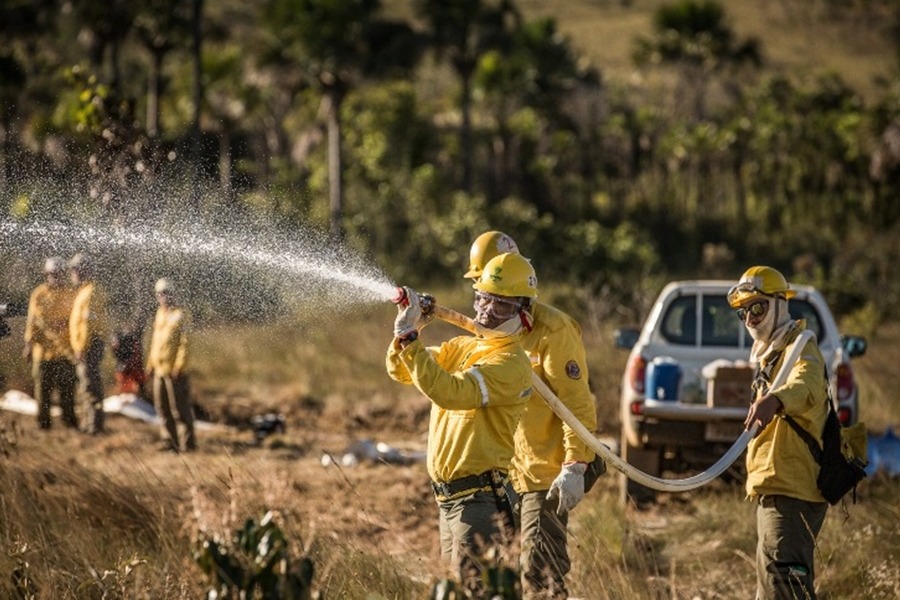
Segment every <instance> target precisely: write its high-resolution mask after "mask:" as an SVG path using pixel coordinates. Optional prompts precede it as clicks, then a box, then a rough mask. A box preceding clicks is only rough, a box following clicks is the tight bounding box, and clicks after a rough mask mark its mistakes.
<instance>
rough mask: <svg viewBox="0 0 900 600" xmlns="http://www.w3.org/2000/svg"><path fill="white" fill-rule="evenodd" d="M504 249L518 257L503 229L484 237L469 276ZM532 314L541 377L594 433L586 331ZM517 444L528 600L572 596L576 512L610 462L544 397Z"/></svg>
mask: <svg viewBox="0 0 900 600" xmlns="http://www.w3.org/2000/svg"><path fill="white" fill-rule="evenodd" d="M502 252H513V253H518V252H519V250H518V246H517V245H516V243H515V241H513V239H512V238H511V237H510V236H508V235H506V234H505V233H503V232H500V231H488V232H485V233H483V234H481V235H480V236H478V238H476V239H475V241H474V243H473V244H472V247H471V250H470V252H469V270H468V272H466V274H465V277H466V278H478V277H481V276H482V274H483V272H484V269H485V268H486V267H485V265H486V264H490V263H489V261H490V260H491V259H493V257H495V256H497V255H498V254H500V253H502ZM525 315H526V317H527V320H528V326H527V327H526V331H525V333H524V335H523V338H522V346H523V347H524V348H525V351H526V352H527V354H528V356H529V358H530V359H531V366H532V368H533V369H534V372H535V374H536V375H537V376H538V377H540V378H541V379H542V380H543V381H544V383H546V384H547V386H548V387H549V388H550V390H551V391H553V393H554V394H556V396H557V397H558V398H559V399H560V400H561V401H562V403H563V404H565V405H566V407H568V408H569V410H571V412H572V413H573V415H575V417H576V418H577V419H578V420H579V421H580V422H581V423H582V424H583V425H584V426H585V427H586V428H587V429H588V430H589V431H593V430H594V429H596V426H597V411H596V406H595V404H594V397H593V394H592V393H591V391H590V388H589V386H588V373H587V366H586V359H585V350H584V344H583V342H582V339H581V328H580V327H579V326H578V323H577V322H576V321H575V320H574V319H573V318H571V317H570V316H569V315H567V314H565V313H564V312H562V311H560V310H558V309H556V308H554V307H552V306H549V305H547V304H544V303H540V302H530V303H529V304H528V305H527V306H526V312H525ZM515 441H516V452H515V456H514V458H513V463H512V469H511V471H510V479H511V480H512V482H513V485H514V487H515V490H516V492H517V493H518V495H519V509H518V513H519V517H520V522H521V544H522V550H521V563H522V564H521V570H522V591H523V598H525V599H526V600H528V599H537V598H542V599H544V598H547V599H549V598H566V597H567V596H568V592H567V590H566V582H565V576H566V574H567V573H568V572H569V569H570V567H571V563H570V559H569V554H568V549H567V526H568V520H569V511H571V510H572V508H574V507H575V505H576V504H578V503H579V502H580V501H581V499H582V498H583V497H584V493H585V491H586V489H590V487H591V485H593V482H594V481H596V477H597V476H599V475H600V474H602V472H603V471H605V464H604V463H603V461H602V460H600V459H596V460H595V455H594V452H593V451H591V450H590V449H589V448H588V447H587V445H586V444H585V443H584V442H583V441H582V440H581V439H580V438H579V437H578V436H577V435H576V434H575V432H573V431H572V429H571V428H570V427H569V426H568V425H566V424H565V423H563V422H562V420H561V419H560V418H559V417H558V416H557V415H556V414H555V413H554V412H553V410H552V409H551V408H550V406H549V405H548V404H547V403H546V402H544V401H543V400H542V399H541V398H540V397H539V396H537V395H532V397H531V400H530V401H529V402H528V404H527V405H526V407H525V411H524V412H523V413H522V420H521V421H520V423H519V427H518V429H517V430H516V436H515ZM586 476H587V482H588V483H587V485H585V480H586V479H585V477H586Z"/></svg>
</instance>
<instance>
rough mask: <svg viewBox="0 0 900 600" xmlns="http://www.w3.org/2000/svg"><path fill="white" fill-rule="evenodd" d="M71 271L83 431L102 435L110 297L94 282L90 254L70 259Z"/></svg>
mask: <svg viewBox="0 0 900 600" xmlns="http://www.w3.org/2000/svg"><path fill="white" fill-rule="evenodd" d="M69 271H70V275H71V277H72V283H73V284H74V285H75V289H76V295H75V302H74V304H73V305H72V315H71V317H70V318H69V337H70V339H71V341H72V352H73V354H74V358H75V368H76V371H77V373H78V393H79V395H80V396H81V401H82V403H83V407H84V413H83V414H84V416H85V423H84V428H85V431H87V432H88V433H90V434H93V435H98V434H101V433H103V427H104V414H103V379H102V377H101V375H100V363H101V361H102V360H103V351H104V348H105V345H106V338H107V337H108V336H109V319H108V316H107V296H106V292H105V291H104V290H103V288H102V287H100V286H98V285H97V283H96V282H95V281H94V265H93V263H92V261H91V258H90V257H89V256H88V255H86V254H82V253H79V254H76V255H75V256H73V257H72V258H71V260H69Z"/></svg>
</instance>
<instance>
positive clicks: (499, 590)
mask: <svg viewBox="0 0 900 600" xmlns="http://www.w3.org/2000/svg"><path fill="white" fill-rule="evenodd" d="M482 559H483V560H484V561H485V563H486V567H485V569H484V571H483V572H482V574H481V588H482V591H481V593H478V594H477V597H478V598H490V599H491V600H521V598H522V591H521V587H520V586H519V571H518V569H515V568H511V567H508V566H506V565H504V564H503V562H502V560H501V559H500V557H499V553H497V552H496V549H491V550H488V551H487V552H486V553H485V554H484V556H483V557H482ZM470 598H474V596H473V594H472V592H470V591H468V590H466V589H465V587H464V586H463V585H461V584H460V583H459V582H457V581H454V580H452V579H441V580H440V581H438V582H437V583H435V584H434V587H432V588H431V595H430V596H429V597H428V600H466V599H470Z"/></svg>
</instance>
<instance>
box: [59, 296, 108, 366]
mask: <svg viewBox="0 0 900 600" xmlns="http://www.w3.org/2000/svg"><path fill="white" fill-rule="evenodd" d="M107 304H108V302H107V296H106V292H105V291H104V290H103V288H102V287H100V286H98V285H97V284H96V283H95V282H93V281H88V282H85V283H84V284H82V285H81V287H79V288H78V291H77V292H76V295H75V302H74V304H73V305H72V315H71V317H70V318H69V339H70V340H71V341H72V350H74V351H75V353H76V354H82V353H83V352H84V351H85V350H87V347H88V346H89V345H90V343H91V340H93V339H96V338H99V339H101V340H105V339H106V338H107V337H108V336H109V320H108V318H107V312H106V310H107V308H106V307H107Z"/></svg>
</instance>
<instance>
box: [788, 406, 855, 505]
mask: <svg viewBox="0 0 900 600" xmlns="http://www.w3.org/2000/svg"><path fill="white" fill-rule="evenodd" d="M826 402H828V416H827V417H826V418H825V426H824V427H823V428H822V448H819V444H818V442H817V441H816V440H815V438H813V436H812V435H810V434H809V432H808V431H806V430H805V429H803V428H802V427H800V425H799V424H798V423H797V421H795V420H794V419H793V418H791V416H790V415H782V418H784V420H785V421H787V423H788V425H790V426H791V427H792V428H793V429H794V431H796V432H797V434H799V435H800V437H801V438H803V441H804V442H806V445H807V446H809V451H810V452H811V453H812V455H813V458H815V459H816V462H817V463H819V477H818V479H816V484H817V485H818V487H819V492H821V493H822V497H823V498H825V499H826V500H827V501H828V503H829V504H837V503H838V502H840V501H841V498H843V497H844V496H845V495H846V494H847V492H849V491H851V490H852V491H853V501H854V503H855V502H856V485H857V484H858V483H859V482H860V481H862V480H863V479H864V478H865V477H866V470H865V466H866V465H865V464H864V463H863V462H862V461H861V460H859V459H858V458H852V459H848V458H847V457H846V456H845V455H844V452H843V451H842V450H841V445H842V439H841V429H842V427H841V422H840V421H839V420H838V417H837V413H836V412H834V404H833V403H832V401H831V394H828V397H827V400H826Z"/></svg>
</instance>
